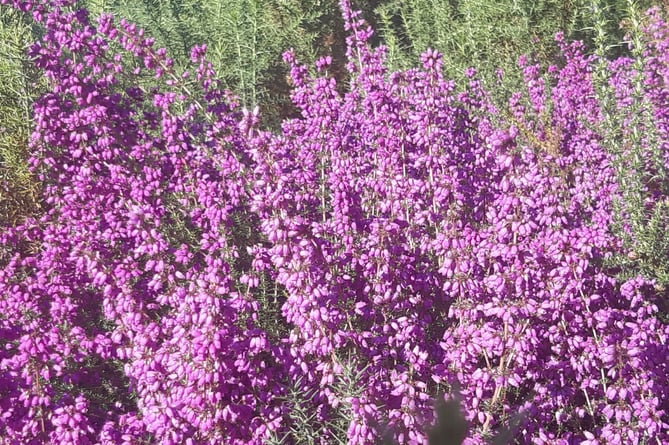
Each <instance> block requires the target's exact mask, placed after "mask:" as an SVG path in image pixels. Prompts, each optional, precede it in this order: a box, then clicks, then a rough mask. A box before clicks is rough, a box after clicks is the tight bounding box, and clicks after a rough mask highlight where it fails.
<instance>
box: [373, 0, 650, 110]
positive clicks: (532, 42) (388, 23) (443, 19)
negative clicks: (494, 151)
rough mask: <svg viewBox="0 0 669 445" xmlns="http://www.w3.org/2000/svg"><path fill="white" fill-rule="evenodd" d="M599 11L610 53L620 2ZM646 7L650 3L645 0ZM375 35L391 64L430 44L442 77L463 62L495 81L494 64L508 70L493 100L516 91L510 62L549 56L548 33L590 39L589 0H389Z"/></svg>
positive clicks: (458, 74)
mask: <svg viewBox="0 0 669 445" xmlns="http://www.w3.org/2000/svg"><path fill="white" fill-rule="evenodd" d="M605 3H606V5H605V7H604V8H603V9H602V14H603V17H604V18H605V23H602V26H603V27H604V29H605V31H606V36H607V39H608V40H607V43H608V44H609V46H610V48H611V50H612V51H611V54H613V53H615V50H617V49H619V48H618V47H617V46H616V45H615V44H614V42H618V41H619V40H620V37H622V31H621V30H620V29H619V28H618V24H619V22H620V21H621V20H622V19H623V18H624V11H625V9H624V8H623V7H622V5H621V3H624V0H622V1H621V0H607V1H606V2H605ZM643 3H644V5H646V6H647V5H648V4H649V3H650V2H649V1H644V2H643ZM376 13H377V14H378V16H379V22H380V23H381V25H382V26H381V34H382V37H383V39H384V40H385V42H386V44H387V45H388V48H389V58H390V63H391V66H392V67H393V68H408V67H410V66H414V65H415V64H416V63H417V61H418V60H419V56H420V54H421V53H422V52H423V51H425V50H426V49H427V48H428V47H431V48H435V49H437V50H439V51H441V52H442V53H444V69H445V71H446V73H447V77H449V78H452V79H456V80H463V79H464V71H465V69H466V68H468V67H476V68H477V70H478V71H479V74H480V75H481V76H482V77H483V79H484V80H485V81H486V82H488V83H492V82H495V83H496V74H495V70H496V69H497V68H501V69H502V71H503V72H504V73H505V74H506V78H505V80H504V82H503V85H502V87H503V88H502V90H503V91H499V90H500V88H499V87H495V90H496V92H497V93H498V95H499V99H505V98H506V97H507V96H506V95H505V94H504V93H508V92H509V91H516V90H518V89H519V87H520V86H521V85H522V80H521V77H520V74H519V73H518V70H517V69H516V60H517V58H518V56H520V55H521V54H525V55H527V56H528V57H529V59H530V60H536V61H538V62H540V63H542V64H543V65H546V64H548V63H550V62H551V61H552V59H553V56H554V55H555V51H556V47H555V45H554V39H553V37H554V35H555V33H556V32H558V31H562V32H564V33H565V36H566V37H567V38H570V39H571V38H575V39H581V40H585V41H586V43H587V44H589V45H590V47H592V46H593V45H592V44H593V37H594V31H593V23H592V16H591V11H590V9H589V0H567V1H564V0H538V1H537V0H513V1H510V0H502V1H499V0H449V1H441V0H408V1H405V0H392V1H391V2H389V3H387V4H384V5H382V6H381V7H379V8H377V10H376Z"/></svg>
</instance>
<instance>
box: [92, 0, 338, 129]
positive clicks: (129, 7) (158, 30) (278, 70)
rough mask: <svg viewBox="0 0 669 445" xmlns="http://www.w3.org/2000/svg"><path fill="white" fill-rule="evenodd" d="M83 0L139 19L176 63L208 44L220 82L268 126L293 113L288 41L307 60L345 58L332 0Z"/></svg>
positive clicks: (95, 12) (95, 10)
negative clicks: (257, 107)
mask: <svg viewBox="0 0 669 445" xmlns="http://www.w3.org/2000/svg"><path fill="white" fill-rule="evenodd" d="M82 6H84V7H86V8H88V9H89V10H90V11H91V13H92V16H93V17H96V16H97V15H99V14H100V13H101V12H107V13H112V14H114V15H116V16H118V17H122V18H125V19H126V20H128V21H130V22H133V23H136V24H137V26H138V27H140V28H143V29H144V30H145V31H146V33H147V35H150V36H152V37H154V38H155V39H156V45H157V46H158V47H164V48H167V50H168V54H170V57H172V58H174V59H175V64H176V66H177V69H179V68H184V67H185V66H186V64H187V62H188V61H189V60H190V50H191V48H192V47H193V46H195V45H200V44H202V43H206V44H207V47H208V51H207V53H208V59H209V60H210V61H211V62H212V63H213V65H214V69H215V70H216V72H217V74H218V76H219V79H220V80H221V81H222V82H223V85H224V86H225V88H227V89H229V90H230V91H232V92H234V93H235V94H236V95H237V96H238V97H239V102H240V104H241V105H242V106H245V107H247V108H253V107H254V106H255V105H260V107H261V109H262V110H263V118H264V123H265V124H266V125H268V126H272V125H274V126H276V125H278V124H279V123H280V120H281V117H282V116H283V117H285V115H286V114H290V113H291V112H292V108H291V102H290V98H289V92H290V85H289V84H288V82H287V79H286V75H287V69H286V67H285V65H284V63H283V60H282V53H283V52H284V51H286V50H287V49H289V48H293V49H294V50H295V52H296V54H297V55H298V57H299V58H300V59H301V60H302V61H303V62H305V63H310V62H313V61H314V60H315V59H316V57H318V56H319V55H325V54H328V53H330V52H332V50H333V49H335V52H336V49H337V48H333V47H334V46H336V47H338V50H339V51H340V53H341V54H340V57H339V58H340V59H342V60H343V47H344V46H343V34H342V33H341V31H340V30H341V29H342V28H343V26H342V25H341V23H340V22H341V18H340V12H339V7H338V4H337V1H336V0H305V1H299V0H208V1H206V2H199V1H195V0H140V1H130V0H82ZM335 42H338V43H339V44H337V45H335Z"/></svg>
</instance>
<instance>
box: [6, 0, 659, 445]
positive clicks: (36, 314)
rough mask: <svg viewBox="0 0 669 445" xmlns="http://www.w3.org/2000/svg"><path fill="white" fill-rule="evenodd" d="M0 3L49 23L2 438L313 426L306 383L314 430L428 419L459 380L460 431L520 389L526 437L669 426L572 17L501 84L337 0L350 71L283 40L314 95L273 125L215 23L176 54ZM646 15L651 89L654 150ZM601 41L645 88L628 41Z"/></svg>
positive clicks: (648, 318)
mask: <svg viewBox="0 0 669 445" xmlns="http://www.w3.org/2000/svg"><path fill="white" fill-rule="evenodd" d="M4 3H9V4H11V5H12V6H13V7H15V8H18V9H21V10H24V11H29V12H31V13H32V14H33V18H34V19H35V21H37V22H39V23H41V24H43V25H44V26H45V28H46V30H47V33H46V34H45V37H44V39H43V40H42V41H41V42H40V43H37V44H35V45H33V47H32V49H31V55H32V56H33V57H34V59H35V63H36V65H37V66H38V67H39V68H40V69H41V70H43V73H44V76H45V77H46V79H48V81H49V85H50V91H49V93H48V94H46V95H45V96H43V97H41V98H40V99H39V100H38V101H37V102H36V103H35V104H34V114H35V131H34V134H33V137H32V140H31V147H32V149H33V159H32V165H33V168H34V169H35V171H36V172H37V173H38V174H39V175H40V179H41V181H42V182H43V184H44V202H45V212H44V215H43V216H42V217H41V218H39V219H29V220H27V221H26V222H25V223H24V224H22V225H20V226H18V227H12V228H7V230H6V231H5V232H4V233H2V234H0V240H1V245H2V250H0V264H2V266H3V268H2V270H0V295H2V298H1V299H0V345H1V346H2V348H0V394H1V395H2V397H1V398H0V443H2V444H3V445H4V444H5V443H6V444H10V443H34V444H40V443H72V444H86V443H91V444H93V443H96V444H109V445H111V444H140V443H160V444H182V443H184V444H193V445H195V444H220V443H226V444H228V443H229V444H240V445H241V444H261V443H266V442H267V441H268V440H270V439H271V438H276V437H280V438H282V440H284V443H297V442H298V441H299V440H300V437H299V431H297V429H296V426H297V424H298V422H297V421H296V419H295V418H294V416H293V413H292V409H293V408H294V407H293V406H291V404H290V403H286V399H287V397H288V395H289V394H290V393H291V386H293V384H294V383H295V382H299V384H300V389H301V391H302V393H303V394H304V395H305V397H304V400H302V401H301V403H302V407H303V408H305V407H306V409H307V410H308V412H310V413H311V414H313V417H312V418H311V419H310V422H311V423H312V425H313V427H312V429H311V430H312V432H314V433H315V434H317V435H318V437H312V438H311V439H313V441H314V442H317V443H323V444H327V443H335V440H337V439H344V440H345V441H346V442H348V443H350V444H370V443H378V441H379V438H380V437H381V435H382V434H383V432H384V430H385V428H384V427H381V425H385V426H386V427H387V429H388V431H390V432H391V434H392V435H393V436H394V439H395V440H397V441H399V442H400V443H408V444H419V443H425V442H426V440H427V435H426V430H427V426H428V425H430V424H431V423H433V422H434V417H435V413H434V409H433V407H434V404H435V400H437V399H439V398H444V397H445V396H444V394H445V393H450V392H452V391H453V390H454V389H456V388H459V390H458V391H459V393H460V394H459V397H460V398H461V400H462V404H463V409H464V414H465V417H466V419H467V420H468V421H469V423H470V431H469V434H468V437H467V439H466V442H467V443H470V444H480V443H485V441H486V440H487V439H488V438H490V437H491V436H493V435H495V434H496V433H497V432H498V431H500V430H502V429H504V428H506V427H507V426H508V424H510V423H513V421H514V416H515V415H516V414H518V413H520V414H521V415H522V416H523V420H522V421H521V422H520V423H519V426H518V428H517V430H516V431H515V434H516V439H517V440H518V441H520V442H522V443H537V444H570V443H590V444H596V443H599V444H602V443H606V444H623V443H654V441H657V442H658V443H662V442H665V441H667V440H669V432H668V431H669V425H668V423H669V416H668V414H667V413H668V410H669V405H668V402H667V401H668V400H669V377H668V376H669V369H667V360H666V357H667V356H668V354H669V347H668V346H667V345H666V340H667V336H668V335H669V328H668V327H667V326H666V325H664V324H663V323H662V322H661V321H660V318H659V316H660V313H659V310H658V307H657V304H658V301H656V300H655V299H656V296H655V291H654V286H653V284H654V283H653V282H651V281H649V280H647V279H644V278H641V277H636V278H633V279H630V280H626V281H624V280H620V279H617V278H615V273H614V272H615V271H612V270H610V269H609V268H607V266H606V265H607V264H608V262H607V260H608V259H609V258H610V257H611V256H612V255H615V254H619V253H620V252H621V251H622V249H623V248H624V246H623V243H622V242H621V240H620V239H619V238H618V237H616V234H615V232H614V231H612V229H611V227H612V225H613V224H614V222H615V217H614V213H615V209H614V207H615V205H614V204H615V201H616V199H617V198H618V197H619V196H620V195H621V192H620V187H619V183H618V180H617V177H616V169H615V167H614V165H615V163H616V162H617V158H616V156H617V155H616V153H611V152H610V151H609V150H607V149H606V147H605V144H603V143H602V141H603V140H604V139H605V135H602V134H601V131H599V129H600V128H602V127H601V125H600V124H601V122H602V120H603V112H602V109H601V107H600V104H599V102H598V100H597V94H596V93H597V87H596V84H595V80H594V78H593V65H594V64H595V63H596V60H595V59H594V57H589V56H586V55H584V53H583V50H582V46H581V45H580V44H578V43H567V42H563V41H562V40H561V39H559V40H560V44H561V46H562V54H563V57H564V62H563V63H561V64H560V66H553V67H550V68H549V70H548V72H547V73H546V75H542V73H541V70H540V69H539V67H537V66H533V65H531V64H530V63H529V62H527V61H526V60H522V61H521V62H522V63H521V65H522V69H523V75H524V76H525V80H526V83H527V89H526V91H520V92H518V93H517V94H515V95H513V96H512V98H511V100H510V102H509V103H508V104H507V105H505V106H504V107H500V106H498V105H495V104H494V103H493V101H492V100H491V99H490V94H489V92H488V91H486V90H485V88H484V87H483V86H482V84H481V82H480V81H479V80H478V79H477V76H476V72H475V71H474V70H470V71H469V72H468V73H467V77H468V79H469V84H468V85H466V86H465V88H464V90H463V91H460V92H458V90H456V86H455V85H454V83H453V82H450V81H448V80H447V79H445V78H444V77H443V75H442V71H441V67H442V55H441V54H439V53H438V52H436V51H432V50H428V51H427V52H426V53H425V54H424V55H423V57H422V59H421V61H422V67H419V68H414V69H411V70H408V71H402V72H388V71H387V69H386V68H385V66H384V57H385V55H384V50H383V48H377V49H372V48H371V47H370V44H369V39H370V37H371V35H372V30H371V29H370V28H369V27H368V26H367V25H366V23H365V22H364V20H362V19H361V18H360V16H359V13H357V12H355V11H352V9H351V7H350V4H349V2H348V1H347V0H342V1H341V7H342V11H343V18H344V22H345V24H346V29H347V31H348V32H349V39H348V40H347V44H348V51H347V56H348V62H349V63H348V65H347V69H348V71H349V73H350V76H351V83H350V85H349V86H348V88H346V92H345V93H341V90H342V88H341V87H340V86H339V85H337V83H336V81H335V80H334V79H332V78H330V77H328V76H327V75H326V74H310V71H309V69H308V68H307V67H305V66H302V65H300V64H299V63H298V62H297V61H296V60H295V57H294V55H293V53H291V52H287V53H286V54H285V57H284V58H285V61H286V62H287V63H288V64H289V65H290V69H291V76H292V81H293V84H294V90H293V96H292V97H293V101H294V103H295V105H296V106H297V107H298V108H299V110H300V112H301V116H300V117H299V118H296V119H290V120H286V121H284V122H283V125H282V131H281V132H279V133H270V132H265V131H260V130H259V129H258V121H259V114H258V111H257V110H254V111H252V112H249V111H247V110H238V109H237V108H236V107H235V104H234V99H233V98H232V97H231V95H230V94H228V93H227V92H224V91H222V90H221V88H220V85H218V84H217V83H216V82H215V81H214V80H213V78H214V77H213V70H212V67H211V65H210V64H208V63H207V61H206V58H205V52H206V48H205V47H196V48H194V49H193V52H192V56H193V57H192V61H193V73H181V74H180V73H177V72H176V71H175V69H174V68H173V66H172V62H171V60H170V59H169V58H168V57H166V54H165V51H164V50H161V49H154V48H153V41H152V39H150V38H146V37H144V35H143V32H142V31H141V30H137V29H136V28H135V27H134V26H133V25H132V24H129V23H126V22H124V21H120V23H119V24H118V25H117V24H115V22H114V21H113V20H112V18H111V17H110V16H106V15H103V16H101V17H100V18H99V20H98V22H97V24H96V25H93V24H91V23H90V22H89V18H88V14H87V12H86V11H83V10H79V9H76V6H75V5H74V2H71V1H67V0H51V1H48V2H47V1H45V2H42V3H34V2H30V3H28V2H24V1H21V0H3V4H4ZM653 23H654V25H653V26H654V27H651V28H649V33H651V35H652V36H653V37H652V38H651V39H650V40H649V43H648V45H647V51H648V52H647V53H646V54H645V55H644V57H645V59H646V60H647V62H648V63H646V64H645V65H644V69H645V70H646V71H645V72H644V76H645V79H648V80H647V81H646V82H645V83H644V84H643V96H644V97H646V98H647V100H648V101H649V102H650V103H652V104H653V108H652V110H653V113H655V114H654V116H656V119H657V122H658V125H657V134H658V138H659V139H660V140H664V141H665V142H664V144H663V145H661V150H662V151H661V153H663V155H664V156H665V159H667V158H668V157H669V153H668V152H667V148H669V147H668V146H667V144H666V131H667V128H669V127H668V126H667V125H665V124H666V110H667V108H668V105H669V104H667V103H666V100H667V96H666V91H665V90H666V87H665V82H663V81H661V80H662V79H666V76H667V74H666V73H667V72H668V68H667V66H668V65H667V62H669V59H667V57H666V54H665V53H666V51H664V48H666V45H667V44H668V43H667V42H669V37H667V33H668V32H669V31H667V30H666V25H664V23H663V22H661V20H660V19H659V16H658V17H655V21H654V22H653ZM652 33H654V34H652ZM330 62H331V61H330V60H329V59H328V58H323V59H322V60H319V61H318V62H317V63H316V66H317V71H318V72H321V71H322V70H323V68H325V67H327V66H328V65H329V63H330ZM613 66H614V68H615V70H614V71H613V72H614V75H613V76H612V80H611V85H612V88H614V89H615V91H616V92H617V93H618V100H619V103H620V104H624V103H625V101H626V100H627V101H629V100H635V98H636V97H637V96H636V95H635V93H634V92H630V91H629V88H628V89H626V85H629V83H630V79H632V78H633V77H634V76H635V72H634V70H635V68H634V67H633V66H632V65H631V64H630V63H626V62H625V61H624V60H621V61H619V62H618V63H617V64H614V65H613ZM149 78H153V79H154V81H155V85H156V86H155V87H154V88H147V87H145V86H143V85H144V84H145V82H140V81H139V80H140V79H142V80H146V79H149ZM621 106H622V105H621ZM640 143H645V142H644V141H640ZM665 164H666V161H665ZM654 196H655V195H654ZM661 198H662V196H660V195H657V196H656V198H655V199H656V200H659V199H661ZM664 199H666V196H665V197H664ZM345 357H348V360H345ZM348 367H353V368H355V371H356V373H357V375H358V377H359V385H360V387H359V388H357V390H356V391H355V393H352V392H350V393H344V392H342V391H340V389H339V388H341V385H339V384H338V383H339V382H340V381H341V380H342V376H343V374H344V373H345V372H344V371H345V368H348ZM342 413H345V422H346V425H347V426H346V428H345V430H344V431H338V430H337V429H336V428H335V425H336V424H337V422H338V421H339V420H341V417H342Z"/></svg>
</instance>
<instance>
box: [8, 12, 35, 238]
mask: <svg viewBox="0 0 669 445" xmlns="http://www.w3.org/2000/svg"><path fill="white" fill-rule="evenodd" d="M39 32H40V30H39V29H37V28H34V27H33V25H31V23H30V22H29V21H28V20H27V19H26V18H25V16H24V15H23V14H19V13H18V12H17V11H16V10H14V9H12V8H9V7H6V6H4V5H0V226H2V225H7V224H14V223H16V222H18V221H20V220H21V219H22V217H23V216H25V215H27V214H30V213H31V212H32V211H34V210H35V209H36V208H37V207H38V202H37V189H38V185H37V182H36V181H35V179H34V178H33V177H32V175H31V174H30V172H29V171H28V164H27V158H28V151H27V146H28V138H29V136H30V130H31V122H32V121H31V119H32V118H31V116H32V102H33V100H34V98H35V97H37V95H38V91H39V89H40V85H38V84H37V79H39V77H38V75H37V73H36V71H35V70H34V69H33V68H32V66H31V64H30V60H29V58H28V56H27V53H26V52H27V49H28V45H29V44H31V43H32V42H33V41H34V40H35V39H36V38H37V37H38V36H39Z"/></svg>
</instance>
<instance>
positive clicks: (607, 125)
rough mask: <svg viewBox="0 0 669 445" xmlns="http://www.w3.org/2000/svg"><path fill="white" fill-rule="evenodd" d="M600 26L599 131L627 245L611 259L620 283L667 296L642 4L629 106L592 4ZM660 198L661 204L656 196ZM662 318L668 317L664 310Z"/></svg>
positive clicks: (668, 255)
mask: <svg viewBox="0 0 669 445" xmlns="http://www.w3.org/2000/svg"><path fill="white" fill-rule="evenodd" d="M593 11H594V14H593V17H594V20H595V21H596V23H595V26H594V29H595V31H596V35H595V43H596V50H595V52H596V54H597V55H598V56H600V57H601V58H600V63H599V65H598V66H597V70H596V71H595V73H594V74H595V79H596V80H597V82H596V83H597V87H598V96H599V100H600V103H601V104H602V110H603V115H604V122H603V125H602V127H603V128H602V129H601V134H603V136H604V139H603V142H604V143H605V145H606V147H607V148H608V150H609V151H610V152H611V153H612V154H614V156H615V157H614V167H615V168H616V173H617V177H618V184H619V187H620V191H621V196H622V199H620V200H619V201H618V202H617V203H616V223H615V225H614V227H613V229H614V231H615V232H616V235H617V236H618V237H619V238H620V239H621V240H622V241H623V247H624V249H623V252H621V254H620V255H618V256H617V257H615V258H612V259H611V261H610V265H611V266H612V267H614V268H616V269H618V270H619V271H620V272H619V277H620V278H622V279H626V278H630V277H633V276H636V275H639V274H640V275H642V276H644V277H645V278H647V279H652V280H655V281H656V290H657V291H658V292H659V293H661V294H662V293H663V294H664V300H665V304H666V301H667V300H668V299H667V295H666V293H667V292H666V290H667V287H668V285H669V232H667V227H669V199H668V198H667V196H668V195H669V171H667V168H666V167H665V166H664V163H663V161H662V152H661V143H662V141H661V140H660V138H659V137H658V134H657V129H656V127H655V121H654V117H653V112H652V108H651V104H649V103H648V101H647V99H646V98H645V97H644V94H643V83H644V79H643V74H642V73H643V71H644V60H645V58H644V57H643V50H644V42H643V41H642V36H643V34H642V31H641V29H642V27H643V18H642V15H641V10H640V6H639V4H638V3H636V2H634V1H632V0H628V3H627V17H626V18H625V23H626V25H627V26H626V30H627V31H628V32H629V34H628V43H629V44H631V45H630V46H631V52H632V54H633V55H634V56H635V57H634V59H633V68H634V70H635V71H636V72H637V75H636V76H635V78H634V79H633V82H632V87H633V92H632V97H633V99H634V100H633V101H632V102H631V104H630V105H629V106H626V107H624V108H622V109H621V108H619V107H617V105H616V100H615V92H614V91H613V88H612V87H611V86H610V85H609V84H608V71H607V66H606V61H605V58H604V57H605V56H606V55H607V53H608V51H610V45H609V43H608V42H609V41H610V36H608V35H607V31H606V29H605V26H604V25H605V19H604V17H603V14H602V11H603V8H602V7H601V5H600V4H599V2H597V1H593ZM658 192H659V196H660V199H659V200H657V199H654V198H652V196H653V195H654V194H655V195H657V194H658ZM663 313H664V314H665V318H666V314H667V310H666V308H664V309H663Z"/></svg>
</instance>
